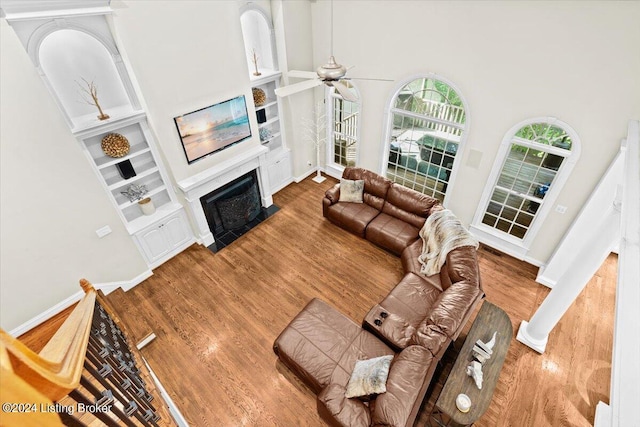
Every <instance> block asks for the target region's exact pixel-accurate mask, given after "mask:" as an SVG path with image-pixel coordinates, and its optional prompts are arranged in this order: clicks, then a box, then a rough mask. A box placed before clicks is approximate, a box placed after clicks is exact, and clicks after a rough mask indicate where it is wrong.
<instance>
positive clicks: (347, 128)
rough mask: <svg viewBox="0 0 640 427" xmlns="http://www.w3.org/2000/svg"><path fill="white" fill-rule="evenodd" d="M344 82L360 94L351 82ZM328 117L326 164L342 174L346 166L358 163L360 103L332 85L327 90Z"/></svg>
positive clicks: (355, 92) (338, 173)
mask: <svg viewBox="0 0 640 427" xmlns="http://www.w3.org/2000/svg"><path fill="white" fill-rule="evenodd" d="M342 83H343V84H344V85H345V86H347V87H348V88H349V89H350V90H351V91H352V92H353V93H354V94H356V95H358V93H357V90H356V88H355V86H353V84H352V83H351V82H349V81H347V80H343V81H342ZM327 117H328V118H329V120H328V121H327V122H328V123H327V124H328V126H327V141H330V143H329V144H327V162H326V166H327V168H329V169H334V171H335V173H336V174H337V176H340V175H342V170H343V169H344V168H345V167H347V166H355V165H356V164H357V159H358V134H359V130H360V128H359V122H360V120H359V117H360V103H359V102H352V101H347V100H345V99H344V98H342V96H341V95H340V93H339V92H337V91H336V90H335V88H333V87H330V88H328V90H327Z"/></svg>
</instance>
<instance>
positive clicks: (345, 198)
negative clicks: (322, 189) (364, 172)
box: [338, 179, 364, 203]
mask: <svg viewBox="0 0 640 427" xmlns="http://www.w3.org/2000/svg"><path fill="white" fill-rule="evenodd" d="M363 193H364V180H362V179H358V180H356V181H353V180H351V179H341V180H340V199H338V201H339V202H350V203H362V194H363Z"/></svg>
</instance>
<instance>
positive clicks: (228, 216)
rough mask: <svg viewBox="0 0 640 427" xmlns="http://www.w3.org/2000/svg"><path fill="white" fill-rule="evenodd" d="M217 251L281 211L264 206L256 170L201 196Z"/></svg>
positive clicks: (214, 249)
mask: <svg viewBox="0 0 640 427" xmlns="http://www.w3.org/2000/svg"><path fill="white" fill-rule="evenodd" d="M200 203H201V204H202V209H203V210H204V215H205V217H206V218H207V223H208V224H209V229H210V230H211V233H213V237H214V239H215V242H214V243H213V245H211V246H209V249H211V250H212V251H213V252H217V251H219V250H220V249H222V248H224V247H225V246H227V245H229V244H230V243H231V242H233V241H234V240H236V239H237V238H238V237H240V236H242V235H243V234H244V233H246V232H247V231H249V230H250V229H251V228H253V227H255V226H256V225H258V224H259V223H260V222H262V220H264V219H266V218H267V217H269V216H270V215H271V214H272V213H274V212H275V211H277V210H278V208H277V207H275V205H272V206H273V207H274V208H275V209H273V208H270V209H264V208H262V203H261V201H260V188H259V185H258V176H257V174H256V171H255V170H253V171H251V172H249V173H247V174H245V175H242V176H241V177H239V178H237V179H235V180H233V181H231V182H229V183H227V184H225V185H223V186H222V187H220V188H217V189H216V190H214V191H212V192H211V193H209V194H207V195H205V196H203V197H201V198H200Z"/></svg>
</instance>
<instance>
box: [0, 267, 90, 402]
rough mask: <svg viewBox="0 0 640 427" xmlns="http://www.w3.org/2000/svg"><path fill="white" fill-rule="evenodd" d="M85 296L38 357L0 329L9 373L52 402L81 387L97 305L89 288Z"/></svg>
mask: <svg viewBox="0 0 640 427" xmlns="http://www.w3.org/2000/svg"><path fill="white" fill-rule="evenodd" d="M83 280H84V279H83ZM85 282H86V281H85ZM87 283H88V282H87ZM83 289H85V287H84V286H83ZM85 292H86V295H85V296H84V298H83V299H82V301H80V303H78V305H77V306H76V308H75V309H74V310H73V312H72V313H71V315H69V317H68V318H67V320H65V322H64V324H63V325H62V326H61V327H60V329H59V330H58V331H57V332H56V333H55V335H54V336H53V337H52V338H51V340H49V342H48V343H47V345H46V346H45V347H44V348H43V349H42V350H41V351H40V353H35V352H33V351H32V350H31V349H29V348H28V347H27V346H25V345H24V344H23V343H21V342H20V341H18V340H17V339H16V338H14V337H12V336H11V335H9V334H8V333H7V332H5V331H4V330H1V329H0V342H1V343H2V345H3V347H4V348H5V350H6V352H7V354H8V356H6V357H7V361H8V363H9V365H10V366H11V367H12V372H14V373H15V374H16V375H17V376H19V377H20V378H22V379H23V380H25V381H26V382H27V383H28V384H30V385H31V386H32V387H34V388H35V389H36V390H38V391H39V392H40V393H42V394H43V395H44V396H46V397H47V398H49V399H50V400H52V401H56V400H59V399H61V398H62V397H64V396H66V395H67V394H68V393H69V392H70V391H71V390H73V389H75V388H76V387H77V386H78V385H79V384H80V377H81V375H82V370H83V365H84V358H85V353H86V351H87V345H88V342H89V333H90V331H91V321H92V318H93V309H94V306H95V301H96V291H95V289H93V287H92V286H90V285H89V286H87V287H86V289H85ZM3 363H4V362H3Z"/></svg>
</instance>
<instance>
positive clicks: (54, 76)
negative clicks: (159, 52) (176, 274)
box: [3, 0, 195, 268]
mask: <svg viewBox="0 0 640 427" xmlns="http://www.w3.org/2000/svg"><path fill="white" fill-rule="evenodd" d="M5 3H6V4H3V9H4V10H5V12H7V21H8V22H9V23H10V24H11V25H12V26H13V27H14V29H15V30H16V34H17V35H18V38H19V39H20V41H21V42H22V44H23V46H24V48H25V49H26V51H27V53H28V54H29V57H30V58H31V60H32V62H33V64H34V66H35V68H36V69H37V70H38V73H39V74H40V76H41V77H42V79H43V82H44V84H45V86H46V87H47V88H48V89H49V91H50V93H51V96H52V97H53V99H54V100H55V101H56V104H57V105H58V107H59V108H60V110H61V111H62V113H63V115H64V118H65V119H66V121H67V124H68V125H69V128H70V130H71V132H72V133H73V135H74V136H75V137H76V138H77V140H78V141H79V143H80V147H81V148H82V151H83V152H84V154H85V155H86V157H87V159H88V160H89V163H90V164H91V166H92V168H93V169H94V171H95V173H96V176H97V177H98V179H99V181H100V183H101V184H102V185H103V187H104V190H105V192H106V194H107V196H108V197H109V199H110V200H111V202H112V203H113V206H114V208H115V209H116V211H117V212H118V215H119V216H120V218H121V219H122V222H123V223H124V224H125V226H126V229H127V231H128V232H129V234H130V235H131V237H132V239H133V240H134V242H135V243H136V244H137V246H138V248H139V249H140V253H141V254H142V256H143V257H144V259H145V260H146V262H147V264H148V265H149V267H150V268H154V267H156V266H157V265H159V264H161V263H162V262H164V261H166V260H168V259H169V258H171V257H172V256H174V255H176V254H177V253H179V252H180V251H182V250H183V249H185V248H186V247H188V246H189V245H190V244H191V243H193V242H195V237H194V235H193V231H192V230H191V227H190V226H189V222H188V220H187V217H186V214H185V211H184V207H183V206H182V205H181V204H180V203H179V202H178V200H177V198H176V195H175V192H174V190H173V187H172V186H171V181H170V180H169V177H168V175H167V173H166V171H165V168H164V165H163V164H162V161H161V157H160V155H159V152H158V151H157V148H156V147H157V146H156V142H155V141H154V138H153V135H152V133H151V131H150V129H149V125H148V123H147V117H146V112H145V111H144V110H143V109H142V108H141V106H140V105H141V104H140V102H139V100H138V96H137V94H136V92H135V90H134V88H133V84H132V82H131V78H130V76H129V74H128V71H127V68H126V66H125V64H124V62H123V60H122V56H121V55H120V52H119V51H118V47H117V45H116V43H115V40H114V38H113V35H112V34H111V30H110V27H109V24H108V22H107V16H108V15H109V14H110V13H111V8H110V7H109V1H108V0H93V1H91V2H86V1H84V0H70V1H65V2H64V6H65V8H64V10H58V9H56V7H58V8H59V7H62V6H61V5H58V4H54V3H55V2H53V3H52V2H36V3H39V5H38V7H33V5H32V4H29V5H28V7H27V8H25V2H22V1H20V2H18V1H6V2H5ZM45 3H46V4H45ZM79 29H81V31H80V30H79ZM70 49H73V50H70ZM59 57H63V58H67V59H69V58H72V59H73V60H66V61H60V60H58V59H57V58H59ZM81 72H83V73H85V74H86V75H92V76H96V85H98V86H99V87H100V94H101V96H100V104H101V106H102V109H103V110H104V112H105V113H106V114H108V115H109V118H108V119H106V120H98V118H97V117H96V115H97V110H96V108H94V107H93V106H86V105H84V106H83V104H81V103H78V102H77V97H78V95H77V90H78V88H77V87H76V85H73V84H69V81H71V82H73V80H76V81H82V79H81V77H82V74H79V73H81ZM110 133H118V134H121V135H123V136H124V137H125V138H127V140H128V141H129V146H130V149H129V152H128V153H127V154H126V155H125V156H123V157H121V158H112V157H109V156H107V155H106V154H105V153H104V152H103V151H102V147H101V143H102V139H103V138H104V137H105V136H106V135H108V134H110ZM126 160H128V161H130V162H131V165H132V167H133V169H134V171H135V173H136V175H135V176H133V177H131V178H128V179H125V178H123V177H122V176H121V175H120V173H119V171H118V167H117V165H118V164H119V163H120V162H123V161H126ZM131 184H138V185H140V184H144V185H145V186H146V187H147V189H148V190H149V193H148V194H147V195H146V196H147V197H151V200H152V202H153V204H154V206H155V207H156V211H155V212H154V213H153V214H151V215H145V214H143V212H142V210H141V209H140V206H138V203H137V202H131V201H129V199H128V198H127V197H125V196H124V195H122V194H121V193H122V192H123V191H126V189H127V187H128V186H129V185H131ZM165 226H166V227H165Z"/></svg>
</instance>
